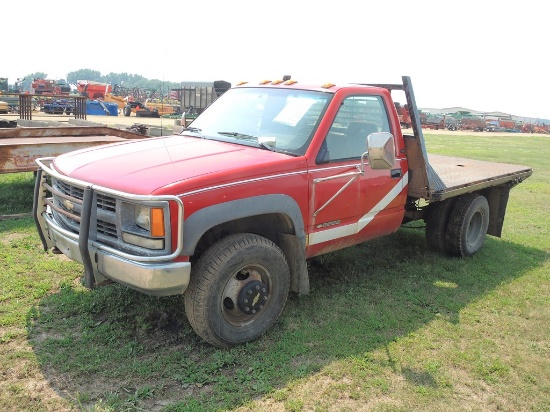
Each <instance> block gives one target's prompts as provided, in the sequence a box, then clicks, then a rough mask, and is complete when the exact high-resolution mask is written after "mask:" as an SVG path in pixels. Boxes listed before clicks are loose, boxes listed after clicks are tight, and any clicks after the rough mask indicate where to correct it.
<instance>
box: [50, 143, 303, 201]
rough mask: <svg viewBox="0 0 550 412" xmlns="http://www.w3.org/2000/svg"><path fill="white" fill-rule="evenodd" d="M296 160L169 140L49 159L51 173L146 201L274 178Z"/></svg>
mask: <svg viewBox="0 0 550 412" xmlns="http://www.w3.org/2000/svg"><path fill="white" fill-rule="evenodd" d="M285 160H286V161H285ZM296 160H297V158H294V157H290V156H288V155H284V154H280V153H275V152H271V151H269V150H265V149H260V148H255V147H249V146H243V145H238V144H232V143H226V142H219V141H214V140H207V139H201V138H196V137H188V136H187V137H186V136H180V135H174V136H168V137H160V138H150V139H144V140H136V141H130V142H124V143H115V144H109V145H103V146H94V147H90V148H86V149H81V150H77V151H73V152H69V153H65V154H62V155H60V156H58V157H57V158H56V159H55V161H54V167H55V169H56V170H57V171H58V172H60V173H61V174H63V175H65V176H68V177H71V178H74V179H78V180H82V181H84V182H87V183H90V184H94V185H99V186H104V187H109V188H111V189H115V190H119V191H122V192H127V193H133V194H138V195H148V194H167V193H172V194H175V192H177V193H182V191H187V190H192V189H195V188H199V187H205V186H207V185H213V184H221V183H223V182H227V181H231V180H232V179H240V178H250V177H253V176H255V175H258V174H266V173H277V172H281V171H284V170H288V169H289V168H292V166H290V165H289V164H288V163H289V161H290V163H293V164H295V163H296ZM285 164H286V166H285ZM294 166H296V165H294ZM170 187H171V190H167V189H168V188H170Z"/></svg>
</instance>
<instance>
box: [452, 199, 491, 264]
mask: <svg viewBox="0 0 550 412" xmlns="http://www.w3.org/2000/svg"><path fill="white" fill-rule="evenodd" d="M488 227H489V203H488V202H487V199H486V198H485V197H484V196H482V195H480V194H477V193H469V194H467V195H464V196H461V197H459V198H458V199H457V201H456V203H455V205H454V207H453V210H452V211H451V214H450V216H449V221H448V223H447V233H446V240H447V251H448V252H449V253H450V254H451V255H454V256H459V257H468V256H472V255H474V254H475V253H476V252H477V251H478V250H479V249H481V246H482V245H483V242H484V241H485V237H486V235H487V228H488Z"/></svg>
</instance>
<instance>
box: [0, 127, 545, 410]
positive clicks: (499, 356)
mask: <svg viewBox="0 0 550 412" xmlns="http://www.w3.org/2000/svg"><path fill="white" fill-rule="evenodd" d="M426 139H427V144H428V148H429V151H430V152H433V153H440V154H449V155H457V156H463V157H471V158H476V159H488V160H494V161H499V162H507V163H519V164H527V165H530V166H532V167H533V169H534V174H533V176H531V177H530V178H529V179H527V180H526V181H525V182H523V183H521V184H520V185H518V186H517V187H515V188H514V189H512V191H511V195H510V202H509V207H508V210H507V214H506V219H505V224H504V230H503V237H502V238H501V239H496V238H492V237H491V238H488V239H487V241H486V244H485V246H484V248H483V249H482V250H481V251H480V253H478V254H476V255H475V256H474V257H473V258H471V259H455V258H448V257H445V256H440V255H438V254H436V253H434V252H431V251H428V250H427V248H426V244H425V239H424V230H423V228H422V227H421V226H422V225H419V224H414V225H409V226H407V227H403V228H401V229H400V230H399V231H398V232H397V233H395V234H393V235H391V236H388V237H386V238H383V239H378V240H375V241H372V242H369V243H366V244H363V245H360V246H357V247H353V248H348V249H345V250H342V251H340V252H337V253H333V254H330V255H324V256H322V257H319V258H316V259H314V260H312V261H311V262H310V263H309V264H310V274H311V288H312V292H311V294H309V295H307V296H295V295H293V296H291V297H290V299H289V301H288V304H287V307H286V308H285V311H284V313H283V316H282V317H281V319H280V320H279V321H278V322H277V324H276V325H275V326H274V327H273V328H272V329H271V330H270V332H269V333H268V334H267V335H266V336H264V337H263V338H261V339H260V340H258V341H256V342H253V343H250V344H246V345H243V346H240V347H237V348H232V349H229V350H219V349H215V348H213V347H211V346H209V345H207V344H204V343H203V342H202V341H201V340H200V339H199V338H197V337H196V336H195V334H194V333H193V331H192V330H191V328H190V326H189V324H188V323H187V320H186V319H185V314H184V311H183V299H182V297H167V298H153V297H148V296H145V295H142V294H140V293H138V292H134V291H131V290H128V289H126V288H124V287H121V286H118V285H112V286H108V287H104V288H99V289H96V290H93V291H88V290H86V289H85V288H83V287H82V286H81V283H80V276H81V275H82V273H83V269H82V267H81V266H80V265H78V264H76V263H74V262H70V261H68V260H67V259H65V258H63V257H62V256H59V255H51V254H46V253H44V252H43V250H42V247H41V245H40V241H39V239H38V235H37V234H36V230H35V228H34V226H33V221H32V219H30V218H24V219H18V220H8V221H0V285H1V286H0V370H1V371H2V378H3V379H2V381H1V382H0V410H6V411H12V410H13V411H27V410H28V411H51V410H55V411H59V410H95V411H138V410H146V411H160V410H163V411H234V410H239V411H265V410H280V411H333V410H338V411H348V410H349V411H353V410H373V411H412V410H414V411H449V410H453V411H483V410H502V411H510V412H511V411H514V412H515V411H546V410H548V409H547V408H548V405H550V376H549V375H548V371H549V370H550V263H549V259H548V258H549V253H550V236H549V233H548V228H549V227H550V217H549V213H548V212H549V211H550V207H549V206H548V205H549V204H550V144H549V143H550V139H549V138H546V137H541V136H527V137H525V136H515V135H510V136H505V137H489V136H484V135H483V134H479V135H476V136H455V135H436V134H427V135H426ZM32 191H33V177H32V174H17V175H0V207H1V208H2V209H1V211H2V214H16V213H24V212H29V211H30V210H31V207H32Z"/></svg>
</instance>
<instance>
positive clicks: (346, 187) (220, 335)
mask: <svg viewBox="0 0 550 412" xmlns="http://www.w3.org/2000/svg"><path fill="white" fill-rule="evenodd" d="M395 90H401V92H399V93H403V91H404V94H405V96H406V99H407V108H408V110H409V115H410V118H411V122H412V127H413V132H414V133H413V134H412V135H403V134H402V131H401V127H400V122H399V117H398V114H397V111H396V107H395V103H394V101H393V99H392V92H393V91H395ZM36 162H37V164H38V166H39V168H38V170H37V179H36V187H35V195H34V218H35V223H36V226H37V229H38V232H39V234H40V237H41V240H42V242H43V245H44V248H45V250H50V249H52V251H54V252H56V253H63V254H65V255H66V256H68V257H69V258H71V259H73V260H75V261H78V262H81V263H82V264H83V266H84V283H85V285H86V286H87V287H89V288H93V287H94V286H96V285H100V284H102V283H104V282H105V281H115V282H118V283H121V284H124V285H127V286H128V287H131V288H134V289H137V290H139V291H142V292H144V293H147V294H151V295H157V296H163V295H173V294H182V293H184V294H185V299H184V300H185V311H186V314H187V317H188V319H189V322H190V324H191V325H192V327H193V328H194V330H195V331H196V333H197V334H198V335H199V336H201V337H202V338H203V339H204V340H205V341H207V342H209V343H210V344H212V345H214V346H217V347H228V346H232V345H236V344H240V343H243V342H248V341H251V340H253V339H256V338H258V337H259V336H261V335H262V334H263V333H265V332H266V331H267V330H268V329H269V328H270V327H271V326H272V325H273V323H274V322H275V321H276V320H277V318H278V317H279V316H280V315H281V313H282V311H283V308H284V306H285V302H286V300H287V295H288V293H289V291H294V292H298V293H308V291H309V278H308V265H307V261H308V259H309V258H311V257H314V256H317V255H320V254H323V253H328V252H333V251H335V250H338V249H341V248H345V247H348V246H352V245H355V244H357V243H360V242H365V241H368V240H370V239H374V238H378V237H381V236H385V235H389V234H391V233H393V232H395V231H397V230H398V229H399V227H400V226H401V225H402V224H403V223H405V222H410V221H413V220H424V221H425V222H426V238H427V243H428V245H429V246H430V247H432V248H434V249H436V250H439V251H442V252H445V253H448V254H450V255H454V256H461V257H466V256H471V255H473V254H474V253H476V252H477V251H478V250H479V249H480V247H481V246H482V244H483V242H484V239H485V237H486V234H489V235H493V236H500V235H501V230H502V226H503V221H504V214H505V210H506V204H507V201H508V195H509V191H510V189H511V188H512V187H513V186H514V185H516V184H518V183H520V182H521V181H522V180H524V179H526V178H527V177H529V176H530V175H531V173H532V170H531V168H529V167H526V166H521V165H512V164H502V163H492V162H483V161H474V160H468V159H459V158H453V157H445V156H435V155H430V156H428V154H427V152H426V146H425V143H424V138H423V135H422V128H421V124H420V121H419V116H418V109H417V107H416V103H415V98H414V93H413V89H412V85H411V81H410V78H409V77H407V76H404V77H403V78H402V83H400V84H370V85H364V84H345V85H335V84H330V83H327V84H323V85H305V84H301V83H299V82H297V81H295V80H292V79H285V80H280V81H265V82H261V83H259V84H250V83H244V84H239V85H236V86H234V87H232V88H231V89H230V90H228V91H227V92H226V93H224V94H223V95H222V96H221V97H220V98H219V99H217V100H216V101H215V102H214V103H212V105H210V106H209V107H208V108H207V109H206V110H205V111H204V112H203V113H201V114H200V115H199V116H198V117H197V118H196V119H195V120H194V121H193V122H192V123H191V124H190V125H189V127H187V128H185V129H184V130H183V131H182V132H181V134H177V135H173V136H164V137H159V138H149V139H142V140H136V141H131V142H123V143H114V144H109V145H105V146H96V147H92V148H88V149H82V150H78V151H73V152H70V153H65V154H62V155H60V156H58V157H56V158H41V159H38V160H37V161H36Z"/></svg>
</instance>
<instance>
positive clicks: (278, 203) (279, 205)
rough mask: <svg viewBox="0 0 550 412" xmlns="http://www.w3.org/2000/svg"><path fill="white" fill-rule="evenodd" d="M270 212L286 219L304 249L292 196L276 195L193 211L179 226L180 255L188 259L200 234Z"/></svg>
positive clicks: (300, 219)
mask: <svg viewBox="0 0 550 412" xmlns="http://www.w3.org/2000/svg"><path fill="white" fill-rule="evenodd" d="M270 213H278V214H284V215H286V216H288V217H289V218H290V220H291V221H292V223H293V225H294V229H295V231H296V236H297V238H298V239H299V240H300V243H301V244H302V246H303V247H304V248H305V244H306V234H305V229H304V219H303V217H302V212H301V210H300V207H299V206H298V204H297V203H296V201H295V200H294V199H293V198H292V197H290V196H288V195H281V194H276V195H262V196H254V197H248V198H245V199H239V200H232V201H230V202H225V203H220V204H217V205H213V206H208V207H205V208H203V209H200V210H198V211H196V212H195V213H193V214H192V215H190V216H189V217H188V218H187V219H185V222H184V224H183V238H184V240H183V250H182V254H183V255H184V256H191V255H192V254H193V252H194V250H195V248H196V246H197V243H198V242H199V240H200V238H201V237H202V235H203V234H204V233H205V232H207V231H208V230H210V229H211V228H213V227H214V226H217V225H220V224H222V223H225V222H230V221H233V220H237V219H242V218H245V217H249V216H257V215H265V214H270Z"/></svg>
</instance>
